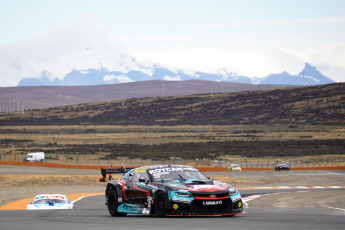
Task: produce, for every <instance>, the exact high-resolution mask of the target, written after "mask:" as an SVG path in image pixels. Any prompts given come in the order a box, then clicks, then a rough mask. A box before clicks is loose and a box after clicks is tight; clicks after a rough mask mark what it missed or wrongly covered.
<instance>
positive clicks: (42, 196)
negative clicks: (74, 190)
mask: <svg viewBox="0 0 345 230" xmlns="http://www.w3.org/2000/svg"><path fill="white" fill-rule="evenodd" d="M41 199H61V200H67V197H66V195H64V194H39V195H37V196H35V200H41Z"/></svg>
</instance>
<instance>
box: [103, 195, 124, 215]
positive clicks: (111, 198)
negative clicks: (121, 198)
mask: <svg viewBox="0 0 345 230" xmlns="http://www.w3.org/2000/svg"><path fill="white" fill-rule="evenodd" d="M118 206H119V203H118V196H117V194H116V192H115V190H113V189H112V190H110V192H109V195H108V211H109V213H110V215H112V216H126V215H127V213H119V212H117V207H118Z"/></svg>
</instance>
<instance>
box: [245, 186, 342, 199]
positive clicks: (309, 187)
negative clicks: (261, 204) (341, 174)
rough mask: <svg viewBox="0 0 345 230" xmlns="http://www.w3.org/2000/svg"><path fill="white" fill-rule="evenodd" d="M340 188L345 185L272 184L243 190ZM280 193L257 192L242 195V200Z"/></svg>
mask: <svg viewBox="0 0 345 230" xmlns="http://www.w3.org/2000/svg"><path fill="white" fill-rule="evenodd" d="M339 188H345V186H272V187H254V188H243V189H242V190H246V189H339ZM239 190H241V189H239ZM298 192H305V191H298ZM278 193H279V192H277V193H268V194H257V195H252V196H247V197H242V200H243V201H244V202H248V201H251V200H254V199H257V198H259V197H261V196H267V195H272V194H278Z"/></svg>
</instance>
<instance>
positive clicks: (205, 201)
mask: <svg viewBox="0 0 345 230" xmlns="http://www.w3.org/2000/svg"><path fill="white" fill-rule="evenodd" d="M202 204H203V205H219V204H223V201H222V200H204V201H203V202H202Z"/></svg>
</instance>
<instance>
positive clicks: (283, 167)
mask: <svg viewBox="0 0 345 230" xmlns="http://www.w3.org/2000/svg"><path fill="white" fill-rule="evenodd" d="M274 169H275V170H276V171H280V170H290V166H289V165H288V164H282V163H280V164H277V165H276V166H275V167H274Z"/></svg>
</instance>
